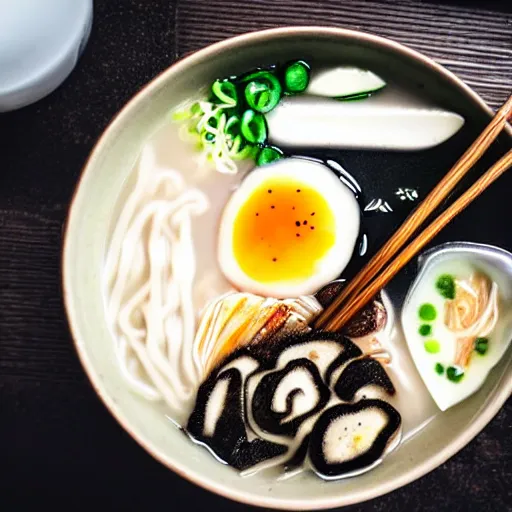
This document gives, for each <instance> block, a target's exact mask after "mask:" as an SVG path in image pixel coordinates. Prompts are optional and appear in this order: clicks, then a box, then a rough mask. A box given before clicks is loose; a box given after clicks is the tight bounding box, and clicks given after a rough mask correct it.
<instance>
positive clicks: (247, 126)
mask: <svg viewBox="0 0 512 512" xmlns="http://www.w3.org/2000/svg"><path fill="white" fill-rule="evenodd" d="M241 130H242V135H243V136H244V137H245V139H246V140H247V141H248V142H251V143H252V144H263V143H264V142H265V140H266V139H267V122H266V121H265V117H264V116H263V115H262V114H258V113H257V112H255V111H254V110H246V111H245V112H244V114H243V116H242V126H241Z"/></svg>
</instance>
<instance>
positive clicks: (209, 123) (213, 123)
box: [204, 108, 225, 129]
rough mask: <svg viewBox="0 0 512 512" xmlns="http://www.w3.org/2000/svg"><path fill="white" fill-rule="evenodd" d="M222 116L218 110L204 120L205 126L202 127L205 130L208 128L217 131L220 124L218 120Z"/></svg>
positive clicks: (220, 110)
mask: <svg viewBox="0 0 512 512" xmlns="http://www.w3.org/2000/svg"><path fill="white" fill-rule="evenodd" d="M223 115H225V114H223V112H222V109H220V108H219V109H218V110H215V111H214V112H212V113H211V114H210V116H209V117H208V119H207V120H206V124H205V125H204V127H205V129H208V127H211V128H215V129H217V128H218V127H219V124H220V119H221V117H222V116H223Z"/></svg>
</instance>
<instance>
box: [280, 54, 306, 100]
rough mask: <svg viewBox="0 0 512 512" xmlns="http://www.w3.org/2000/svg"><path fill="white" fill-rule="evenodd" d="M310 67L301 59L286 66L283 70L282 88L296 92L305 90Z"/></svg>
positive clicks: (292, 92)
mask: <svg viewBox="0 0 512 512" xmlns="http://www.w3.org/2000/svg"><path fill="white" fill-rule="evenodd" d="M309 71H310V68H309V66H308V64H306V63H305V62H304V61H303V60H298V61H297V62H293V63H292V64H289V65H288V66H286V68H285V70H284V78H283V81H284V90H285V91H286V92H287V93H290V94H297V93H299V92H303V91H305V90H306V88H307V86H308V84H309Z"/></svg>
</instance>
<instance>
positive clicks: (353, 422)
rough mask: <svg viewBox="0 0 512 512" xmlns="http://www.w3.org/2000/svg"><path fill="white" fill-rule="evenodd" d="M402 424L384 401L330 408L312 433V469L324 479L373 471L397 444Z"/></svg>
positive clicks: (367, 401) (310, 459)
mask: <svg viewBox="0 0 512 512" xmlns="http://www.w3.org/2000/svg"><path fill="white" fill-rule="evenodd" d="M401 421H402V420H401V416H400V414H399V413H398V411H397V410H396V409H394V408H393V407H392V406H391V405H390V404H388V403H387V402H384V401H383V400H361V401H360V402H357V403H355V404H339V405H335V406H333V407H330V408H329V409H327V410H326V411H324V412H323V413H322V414H321V416H320V417H319V418H318V420H317V422H316V423H315V426H314V427H313V430H312V431H311V435H310V439H309V451H308V457H309V462H310V464H311V467H312V469H313V470H314V471H315V472H316V473H317V474H318V475H319V476H321V477H322V478H325V479H327V480H329V479H336V478H343V477H349V476H355V475H357V474H360V473H363V472H365V471H368V470H369V469H372V468H373V467H374V466H376V465H377V464H378V463H379V462H380V461H381V460H382V457H383V455H384V454H385V453H386V452H389V451H390V450H392V449H393V448H394V447H395V446H396V444H397V443H398V441H399V433H400V426H401Z"/></svg>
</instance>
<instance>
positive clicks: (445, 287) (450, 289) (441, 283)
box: [436, 274, 455, 300]
mask: <svg viewBox="0 0 512 512" xmlns="http://www.w3.org/2000/svg"><path fill="white" fill-rule="evenodd" d="M436 288H437V291H438V292H439V293H440V294H441V295H442V296H443V297H444V298H445V299H450V300H453V299H455V279H453V277H452V276H451V275H449V274H443V275H442V276H439V277H438V279H437V281H436Z"/></svg>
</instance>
